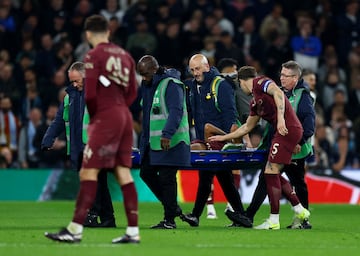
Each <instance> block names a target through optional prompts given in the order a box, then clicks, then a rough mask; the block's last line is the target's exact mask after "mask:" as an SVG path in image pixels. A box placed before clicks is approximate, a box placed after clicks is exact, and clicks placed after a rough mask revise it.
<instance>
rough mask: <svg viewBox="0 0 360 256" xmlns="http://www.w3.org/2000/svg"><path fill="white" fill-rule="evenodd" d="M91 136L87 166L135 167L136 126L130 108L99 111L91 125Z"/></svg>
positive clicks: (83, 164)
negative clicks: (134, 142) (134, 126)
mask: <svg viewBox="0 0 360 256" xmlns="http://www.w3.org/2000/svg"><path fill="white" fill-rule="evenodd" d="M88 135H89V141H88V144H87V145H86V147H85V150H84V156H83V162H82V167H83V168H98V169H100V168H114V167H115V166H119V165H120V166H125V167H131V164H132V161H131V155H132V143H133V125H132V116H131V113H130V111H129V110H128V108H124V107H122V108H115V109H112V110H111V114H110V113H98V114H97V115H96V116H95V117H94V120H92V122H91V123H90V124H89V127H88Z"/></svg>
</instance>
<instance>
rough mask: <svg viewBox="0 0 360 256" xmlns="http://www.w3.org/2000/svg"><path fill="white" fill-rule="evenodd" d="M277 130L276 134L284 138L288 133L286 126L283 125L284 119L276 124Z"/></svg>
mask: <svg viewBox="0 0 360 256" xmlns="http://www.w3.org/2000/svg"><path fill="white" fill-rule="evenodd" d="M277 130H278V132H279V133H280V134H281V135H282V136H285V135H287V134H288V133H289V131H288V129H287V127H286V125H285V120H284V119H279V120H278V122H277Z"/></svg>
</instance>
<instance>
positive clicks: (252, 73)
mask: <svg viewBox="0 0 360 256" xmlns="http://www.w3.org/2000/svg"><path fill="white" fill-rule="evenodd" d="M256 76H257V72H256V69H255V68H254V67H252V66H243V67H241V68H240V69H239V71H238V77H239V79H241V80H248V79H250V78H255V77H256Z"/></svg>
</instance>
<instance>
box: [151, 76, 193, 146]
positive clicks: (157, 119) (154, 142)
mask: <svg viewBox="0 0 360 256" xmlns="http://www.w3.org/2000/svg"><path fill="white" fill-rule="evenodd" d="M170 80H171V81H173V82H175V83H176V84H177V85H179V86H181V87H182V89H183V90H184V93H185V85H184V84H183V83H182V82H181V81H180V80H178V79H175V78H172V77H168V78H165V79H163V80H161V81H160V83H159V84H158V87H157V88H156V91H155V93H154V97H153V102H152V106H151V112H150V148H151V149H152V150H162V148H161V143H160V138H161V135H162V130H163V129H164V127H165V125H166V122H167V119H168V117H169V112H168V109H167V107H166V102H165V92H166V88H167V86H168V83H169V81H170ZM182 141H183V142H185V143H186V144H187V145H190V134H189V123H188V115H187V108H186V99H185V95H184V100H183V115H182V118H181V121H180V125H179V127H178V129H177V130H176V132H175V134H174V135H173V136H172V138H171V139H170V148H172V147H174V146H176V145H177V144H179V143H180V142H182Z"/></svg>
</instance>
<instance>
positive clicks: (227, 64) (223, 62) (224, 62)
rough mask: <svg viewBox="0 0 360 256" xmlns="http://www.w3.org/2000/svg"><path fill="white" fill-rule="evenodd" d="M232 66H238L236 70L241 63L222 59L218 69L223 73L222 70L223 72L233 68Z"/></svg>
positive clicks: (230, 59)
mask: <svg viewBox="0 0 360 256" xmlns="http://www.w3.org/2000/svg"><path fill="white" fill-rule="evenodd" d="M232 66H236V68H238V67H239V62H238V61H237V60H235V59H233V58H222V59H220V60H219V62H218V64H217V68H218V70H219V71H220V72H221V70H223V69H224V68H226V67H232Z"/></svg>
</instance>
